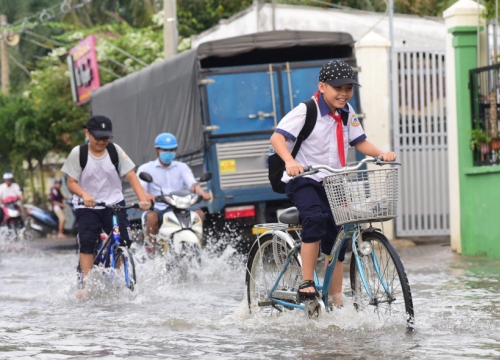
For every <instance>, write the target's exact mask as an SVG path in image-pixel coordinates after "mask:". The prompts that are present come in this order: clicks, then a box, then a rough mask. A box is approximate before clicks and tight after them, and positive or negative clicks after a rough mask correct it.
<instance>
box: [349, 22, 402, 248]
mask: <svg viewBox="0 0 500 360" xmlns="http://www.w3.org/2000/svg"><path fill="white" fill-rule="evenodd" d="M390 46H391V42H390V41H389V40H388V39H386V38H385V37H383V36H381V35H378V34H376V33H375V32H369V33H368V34H366V35H365V36H363V37H362V38H361V39H359V40H358V41H357V42H356V45H355V48H356V64H357V65H358V67H359V68H360V69H361V70H360V71H359V73H358V80H359V83H360V84H361V87H360V88H359V94H360V98H361V99H360V100H361V104H363V114H364V116H365V117H364V119H363V129H364V130H365V133H366V136H367V137H368V139H369V140H370V142H372V143H373V144H375V145H376V146H377V147H379V148H380V149H382V150H384V151H389V150H391V149H393V146H392V143H391V138H392V136H391V117H390V111H391V109H390V101H389V100H390V99H389V96H390V91H389V86H390V80H389V79H390V77H389V47H390ZM370 69H377V71H371V70H370ZM356 111H359V110H358V109H356ZM384 232H385V235H386V236H387V237H388V238H389V239H394V221H393V220H391V221H389V222H387V223H386V224H385V226H384Z"/></svg>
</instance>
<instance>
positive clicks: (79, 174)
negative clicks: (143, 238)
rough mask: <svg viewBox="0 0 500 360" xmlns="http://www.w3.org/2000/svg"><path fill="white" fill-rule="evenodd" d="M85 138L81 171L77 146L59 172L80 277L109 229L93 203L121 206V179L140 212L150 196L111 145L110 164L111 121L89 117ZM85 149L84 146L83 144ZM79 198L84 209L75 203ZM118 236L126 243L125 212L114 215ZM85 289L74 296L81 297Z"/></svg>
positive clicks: (108, 214)
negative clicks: (71, 209)
mask: <svg viewBox="0 0 500 360" xmlns="http://www.w3.org/2000/svg"><path fill="white" fill-rule="evenodd" d="M85 135H86V136H87V138H88V139H89V142H88V157H87V159H86V160H87V162H86V165H85V168H84V169H82V165H81V162H80V161H81V159H80V151H83V149H82V147H81V146H77V147H75V148H73V150H72V151H71V153H70V154H69V156H68V158H67V159H66V161H65V163H64V165H63V167H62V172H64V173H66V174H67V175H68V189H69V190H70V191H71V192H72V193H73V194H74V195H73V204H74V206H75V215H76V220H77V222H78V246H79V248H80V267H81V271H82V274H83V276H84V278H85V277H86V276H87V274H88V273H89V271H90V270H91V269H92V266H93V264H94V248H95V246H96V243H97V240H98V239H99V236H100V231H101V229H103V230H104V231H105V232H106V233H110V232H111V230H112V217H113V212H112V211H111V210H109V209H106V208H103V207H99V206H95V203H96V201H99V202H104V203H107V204H119V205H125V200H124V198H123V193H122V183H121V178H122V177H125V178H126V179H127V180H128V182H129V183H130V185H131V187H132V189H133V190H134V192H135V193H136V195H137V197H138V198H139V201H140V203H141V209H143V210H148V209H149V207H150V205H151V203H150V200H154V197H153V196H151V195H149V194H147V193H146V192H145V191H144V189H143V188H142V186H141V184H140V182H139V179H138V178H137V175H136V174H135V171H134V167H135V165H134V163H133V162H132V160H130V158H129V157H128V156H127V154H125V152H124V151H123V150H122V149H121V147H119V146H118V145H117V144H114V143H111V144H110V145H111V146H114V147H115V149H116V153H117V154H118V165H117V166H116V167H115V164H113V161H112V158H111V156H110V153H109V152H108V146H109V145H108V144H109V143H110V141H111V139H112V137H113V131H112V123H111V120H110V119H108V118H107V117H105V116H93V117H91V118H90V119H89V120H88V122H87V125H86V126H85ZM84 146H85V145H84ZM80 198H81V199H83V202H84V206H82V205H79V204H78V200H79V199H80ZM117 216H118V221H119V228H120V234H121V237H122V238H123V240H125V241H126V242H127V243H130V237H129V223H128V218H127V213H126V211H124V210H122V211H120V212H118V214H117ZM84 291H85V289H83V291H82V292H79V293H78V295H77V296H78V297H82V296H85V292H84Z"/></svg>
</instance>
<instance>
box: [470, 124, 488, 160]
mask: <svg viewBox="0 0 500 360" xmlns="http://www.w3.org/2000/svg"><path fill="white" fill-rule="evenodd" d="M470 134H471V139H470V148H471V149H472V150H474V151H479V152H480V154H481V161H484V155H486V154H488V153H489V152H490V145H489V142H490V141H491V138H490V136H489V135H488V134H487V133H486V131H484V130H483V129H481V128H476V129H472V130H471V131H470Z"/></svg>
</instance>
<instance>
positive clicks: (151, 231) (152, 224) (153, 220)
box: [146, 211, 160, 255]
mask: <svg viewBox="0 0 500 360" xmlns="http://www.w3.org/2000/svg"><path fill="white" fill-rule="evenodd" d="M146 231H147V233H148V235H149V241H150V242H151V245H153V255H155V254H156V236H157V235H158V231H160V217H159V215H158V213H157V212H155V211H150V212H149V213H148V214H147V215H146Z"/></svg>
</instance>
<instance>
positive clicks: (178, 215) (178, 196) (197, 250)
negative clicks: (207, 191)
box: [139, 172, 212, 268]
mask: <svg viewBox="0 0 500 360" xmlns="http://www.w3.org/2000/svg"><path fill="white" fill-rule="evenodd" d="M139 178H140V179H141V180H143V181H145V182H148V183H153V184H155V183H154V182H153V178H152V177H151V175H150V174H148V173H145V172H141V173H140V174H139ZM211 178H212V173H210V172H207V173H204V174H203V175H202V176H201V177H200V178H199V182H206V181H208V180H210V179H211ZM155 201H157V202H161V203H164V204H167V205H169V206H170V207H171V209H172V211H167V212H166V213H165V214H164V215H163V223H162V225H161V226H160V229H159V232H158V235H157V238H156V242H157V244H158V245H159V246H160V249H159V250H160V252H161V254H162V255H164V256H165V257H166V259H167V268H168V267H170V266H172V265H174V264H181V263H184V264H186V263H187V264H191V265H197V266H199V265H201V245H202V238H203V223H202V221H201V219H200V217H199V216H198V214H197V213H196V211H192V210H189V209H188V208H189V207H190V206H192V205H194V204H196V203H199V202H201V201H202V197H201V196H200V195H198V194H193V193H191V192H190V191H187V190H181V191H173V192H171V193H169V194H163V192H161V195H159V196H156V198H155ZM146 216H147V212H144V213H143V214H142V218H141V220H142V232H143V236H144V239H147V238H148V234H147V231H146Z"/></svg>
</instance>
